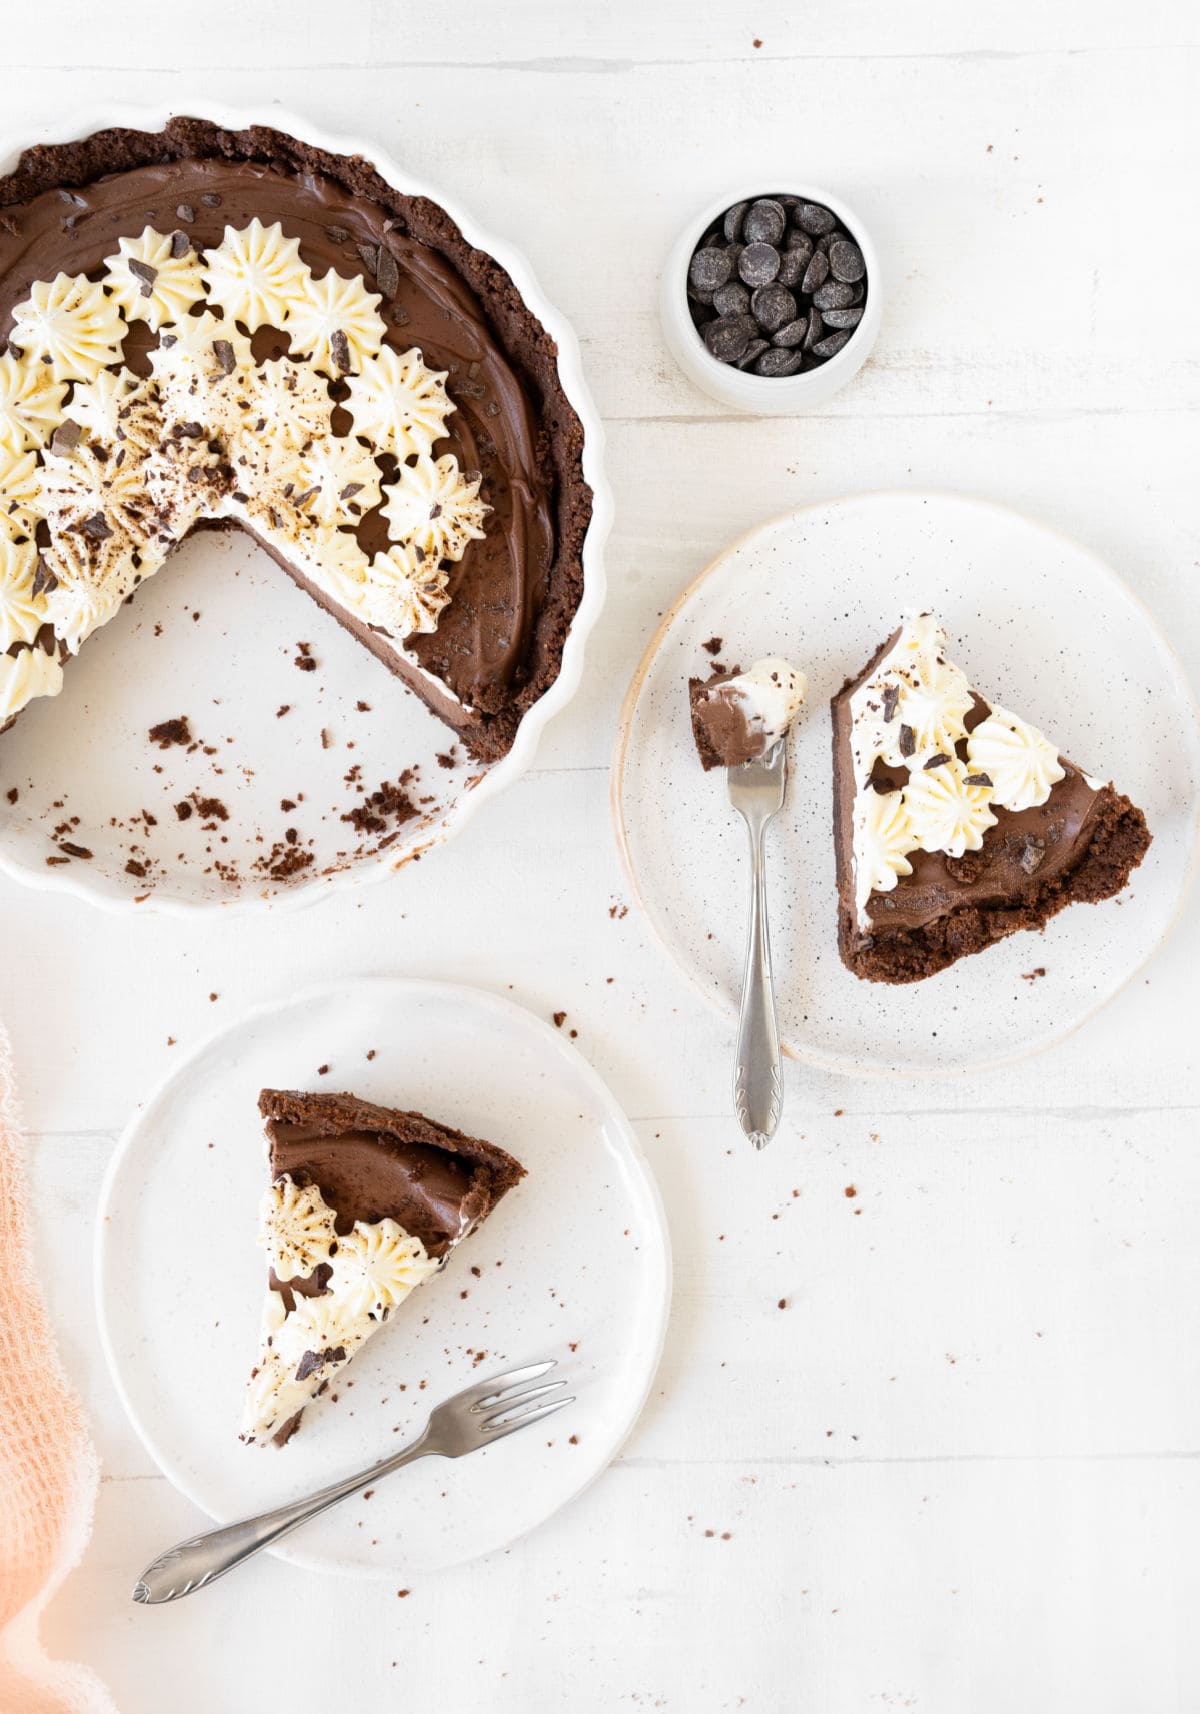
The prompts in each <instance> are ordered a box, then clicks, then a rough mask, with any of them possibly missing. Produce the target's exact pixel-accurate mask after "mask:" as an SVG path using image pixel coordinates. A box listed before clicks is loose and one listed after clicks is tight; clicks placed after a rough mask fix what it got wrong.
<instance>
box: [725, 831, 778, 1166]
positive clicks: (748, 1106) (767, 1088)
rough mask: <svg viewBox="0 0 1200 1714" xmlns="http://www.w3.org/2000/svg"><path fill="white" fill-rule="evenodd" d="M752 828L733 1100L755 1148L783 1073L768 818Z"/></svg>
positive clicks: (770, 1132) (763, 1142)
mask: <svg viewBox="0 0 1200 1714" xmlns="http://www.w3.org/2000/svg"><path fill="white" fill-rule="evenodd" d="M747 825H748V826H749V829H750V934H749V938H748V940H747V943H746V969H745V974H744V976H743V978H742V1010H741V1016H740V1018H739V1020H738V1040H737V1060H736V1064H735V1070H734V1077H733V1104H734V1108H735V1110H736V1112H737V1116H738V1122H739V1124H740V1125H741V1127H742V1130H743V1131H744V1132H745V1133H746V1135H747V1137H748V1138H749V1139H750V1141H751V1142H752V1143H753V1145H754V1147H755V1148H756V1149H763V1148H766V1146H767V1144H768V1143H769V1142H770V1140H771V1138H772V1137H773V1136H774V1135H775V1132H776V1129H777V1128H778V1125H779V1115H780V1113H781V1112H782V1111H783V1072H782V1066H781V1061H780V1054H779V1026H778V1023H777V1022H776V1018H775V991H774V987H773V984H772V981H771V936H770V929H769V927H768V923H767V883H766V870H765V864H764V858H763V842H764V836H765V833H766V822H765V821H761V820H754V821H751V822H748V824H747Z"/></svg>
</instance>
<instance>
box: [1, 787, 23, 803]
mask: <svg viewBox="0 0 1200 1714" xmlns="http://www.w3.org/2000/svg"><path fill="white" fill-rule="evenodd" d="M4 795H5V797H6V798H7V799H8V801H9V803H16V801H17V799H18V797H20V795H21V794H20V792H18V790H17V788H16V786H9V788H8V790H7V792H5V794H4Z"/></svg>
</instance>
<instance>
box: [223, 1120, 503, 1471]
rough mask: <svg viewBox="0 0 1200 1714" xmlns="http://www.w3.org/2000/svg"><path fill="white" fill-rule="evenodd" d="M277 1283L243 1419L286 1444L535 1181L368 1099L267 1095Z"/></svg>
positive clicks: (270, 1255) (271, 1250)
mask: <svg viewBox="0 0 1200 1714" xmlns="http://www.w3.org/2000/svg"><path fill="white" fill-rule="evenodd" d="M258 1105H259V1110H260V1111H261V1113H262V1116H263V1119H264V1121H265V1126H266V1133H267V1140H268V1143H269V1145H270V1168H271V1184H270V1188H269V1189H268V1190H267V1193H266V1195H265V1196H264V1198H263V1204H262V1226H261V1231H260V1233H259V1242H260V1243H261V1244H262V1245H263V1247H264V1249H265V1250H266V1252H267V1259H268V1262H269V1265H270V1275H269V1278H268V1282H267V1297H266V1304H265V1307H264V1311H263V1321H262V1334H261V1338H260V1348H259V1355H258V1362H257V1364H256V1365H255V1367H254V1369H253V1371H252V1372H251V1376H250V1386H249V1390H248V1393H247V1398H246V1406H245V1411H244V1414H243V1419H242V1436H241V1438H242V1439H243V1440H244V1441H247V1442H248V1443H251V1444H253V1443H258V1444H265V1443H266V1442H268V1441H273V1442H274V1443H275V1445H277V1446H282V1445H284V1444H285V1442H286V1441H287V1440H289V1439H290V1438H291V1436H292V1434H294V1432H295V1430H296V1428H297V1426H298V1425H299V1421H300V1415H301V1412H302V1411H303V1409H304V1407H305V1405H306V1404H308V1403H309V1401H310V1400H311V1399H313V1398H315V1397H316V1395H317V1394H318V1393H319V1392H320V1391H321V1390H322V1389H323V1388H324V1387H325V1385H326V1383H327V1382H328V1381H329V1380H330V1378H331V1377H332V1376H333V1375H335V1374H336V1373H337V1372H338V1370H339V1369H341V1368H342V1367H343V1366H344V1365H345V1364H346V1363H348V1362H349V1361H350V1359H351V1358H352V1357H353V1356H354V1354H355V1352H356V1351H357V1350H359V1348H360V1347H361V1346H362V1345H363V1344H364V1343H365V1342H366V1340H368V1339H369V1338H370V1337H371V1336H372V1334H374V1333H376V1332H378V1330H379V1329H380V1327H382V1325H383V1323H384V1322H385V1321H386V1320H387V1319H388V1317H389V1316H390V1315H391V1313H392V1311H393V1310H395V1309H396V1308H397V1307H398V1306H399V1305H400V1304H401V1303H403V1302H404V1299H405V1298H406V1297H407V1296H408V1295H409V1293H410V1292H411V1291H413V1290H414V1289H415V1288H416V1287H417V1286H419V1285H422V1284H423V1283H424V1282H425V1281H426V1280H427V1279H429V1278H431V1276H432V1275H433V1274H435V1273H437V1272H438V1270H439V1269H440V1268H442V1267H444V1266H445V1264H446V1261H447V1259H448V1257H449V1255H450V1252H451V1250H453V1249H454V1248H455V1246H456V1245H458V1244H460V1243H461V1242H462V1240H463V1239H464V1238H465V1237H467V1236H468V1234H469V1233H471V1232H473V1231H474V1229H475V1228H476V1227H477V1226H478V1225H479V1223H480V1221H482V1220H486V1218H487V1216H488V1215H489V1214H490V1213H491V1211H492V1209H493V1208H494V1207H495V1206H496V1204H497V1202H499V1200H500V1198H501V1197H502V1196H503V1195H504V1193H505V1191H507V1190H511V1188H512V1186H513V1185H514V1184H516V1183H517V1181H518V1180H519V1179H521V1178H523V1177H524V1176H525V1168H524V1167H523V1166H522V1165H521V1164H520V1162H519V1161H516V1160H514V1159H513V1157H512V1156H511V1155H509V1154H505V1152H504V1150H503V1149H500V1148H497V1147H496V1145H495V1144H494V1143H488V1142H484V1141H483V1139H482V1138H480V1137H469V1136H467V1135H466V1134H465V1133H464V1132H462V1131H456V1130H453V1129H452V1128H451V1127H450V1126H448V1125H440V1124H438V1122H437V1121H436V1120H435V1119H428V1118H426V1117H425V1115H424V1114H422V1113H407V1112H402V1111H398V1110H393V1109H391V1108H388V1107H377V1106H375V1105H374V1104H373V1103H372V1102H370V1101H362V1100H360V1099H359V1098H358V1096H357V1095H348V1094H341V1095H332V1094H330V1095H310V1094H306V1093H304V1092H303V1091H301V1090H285V1089H264V1090H263V1092H262V1094H261V1095H260V1096H259V1098H258Z"/></svg>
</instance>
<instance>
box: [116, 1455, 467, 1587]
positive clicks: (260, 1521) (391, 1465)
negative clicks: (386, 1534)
mask: <svg viewBox="0 0 1200 1714" xmlns="http://www.w3.org/2000/svg"><path fill="white" fill-rule="evenodd" d="M427 1437H428V1430H426V1431H425V1433H423V1434H422V1435H421V1436H420V1438H419V1439H417V1440H414V1441H413V1442H412V1444H411V1445H409V1446H406V1447H404V1449H403V1450H402V1451H400V1452H397V1453H396V1454H394V1456H393V1457H391V1458H385V1459H384V1460H383V1462H382V1463H380V1464H372V1465H371V1466H370V1467H369V1468H368V1469H366V1470H359V1471H356V1472H355V1474H354V1475H353V1476H346V1477H344V1478H343V1480H342V1481H340V1482H334V1483H333V1484H332V1485H331V1486H330V1487H328V1488H322V1489H321V1490H320V1492H319V1493H316V1494H308V1495H306V1496H305V1497H304V1498H303V1499H300V1500H292V1501H290V1502H289V1503H288V1504H287V1505H283V1506H276V1507H275V1509H274V1510H273V1511H270V1512H260V1513H259V1514H258V1515H257V1516H256V1517H252V1518H243V1519H242V1520H241V1521H240V1522H239V1523H235V1524H225V1525H223V1526H222V1527H221V1528H219V1529H215V1530H205V1531H204V1532H203V1533H202V1534H200V1535H194V1536H189V1537H188V1539H187V1541H181V1542H178V1543H176V1545H175V1546H174V1547H169V1548H168V1549H167V1551H166V1552H165V1553H160V1554H159V1556H158V1558H157V1559H154V1560H151V1562H150V1564H149V1565H148V1566H147V1567H146V1569H145V1571H143V1572H142V1575H141V1577H140V1579H139V1580H138V1582H137V1583H136V1584H135V1585H134V1590H133V1599H134V1600H135V1601H140V1602H143V1603H146V1604H151V1605H157V1604H159V1603H161V1602H163V1601H178V1600H179V1599H180V1598H181V1597H182V1596H184V1595H190V1594H191V1593H192V1591H193V1590H195V1589H202V1588H204V1587H205V1585H206V1584H209V1583H212V1582H215V1580H216V1579H217V1578H218V1577H224V1575H225V1573H226V1572H227V1571H232V1570H233V1569H234V1567H235V1566H238V1565H241V1564H243V1563H244V1562H245V1561H246V1560H247V1559H252V1558H253V1557H254V1555H255V1554H256V1553H261V1552H262V1550H263V1549H264V1548H265V1547H270V1546H271V1545H272V1544H273V1543H274V1542H277V1541H281V1540H282V1539H283V1537H284V1536H285V1535H290V1534H291V1533H292V1531H293V1530H294V1529H299V1527H300V1525H301V1524H305V1523H307V1522H308V1521H309V1519H310V1518H315V1517H318V1516H319V1515H320V1513H321V1512H324V1511H328V1509H329V1507H330V1506H336V1505H337V1503H338V1501H339V1500H344V1499H346V1498H347V1497H348V1496H349V1495H350V1494H356V1493H358V1491H359V1489H360V1488H365V1487H366V1486H367V1485H368V1483H370V1482H377V1481H379V1480H380V1478H381V1477H383V1476H387V1475H390V1474H391V1472H392V1471H393V1470H398V1469H399V1468H400V1466H401V1465H402V1464H410V1463H412V1461H413V1460H414V1459H415V1458H424V1457H425V1456H427V1455H428V1454H429V1453H431V1452H432V1451H433V1450H434V1449H433V1448H432V1447H429V1446H427V1445H426V1440H427Z"/></svg>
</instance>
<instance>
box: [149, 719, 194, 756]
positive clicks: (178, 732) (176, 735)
mask: <svg viewBox="0 0 1200 1714" xmlns="http://www.w3.org/2000/svg"><path fill="white" fill-rule="evenodd" d="M148 736H149V739H150V742H151V743H152V744H157V745H158V747H159V749H160V750H169V749H170V748H171V745H172V744H190V743H191V742H192V733H191V728H190V727H189V726H188V720H187V715H186V714H181V715H179V716H178V717H177V718H176V719H174V720H160V721H159V723H158V725H157V726H152V727H151V728H150V731H149V734H148Z"/></svg>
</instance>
